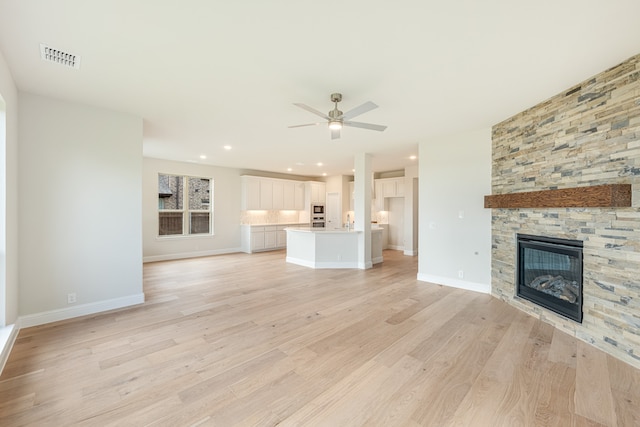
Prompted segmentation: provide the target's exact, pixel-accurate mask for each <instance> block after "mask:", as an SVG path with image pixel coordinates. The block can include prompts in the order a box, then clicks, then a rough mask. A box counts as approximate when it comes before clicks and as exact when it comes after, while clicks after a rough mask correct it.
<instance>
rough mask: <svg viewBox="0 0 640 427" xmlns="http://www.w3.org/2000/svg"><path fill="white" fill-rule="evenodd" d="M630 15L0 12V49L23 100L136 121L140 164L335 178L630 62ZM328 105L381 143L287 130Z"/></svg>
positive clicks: (14, 7)
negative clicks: (356, 110) (52, 53)
mask: <svg viewBox="0 0 640 427" xmlns="http://www.w3.org/2000/svg"><path fill="white" fill-rule="evenodd" d="M639 16H640V1H638V0H608V1H602V0H560V1H559V0H536V1H531V0H529V1H520V0H483V1H477V0H458V1H438V2H436V1H428V0H421V1H413V0H399V1H396V2H391V1H388V0H385V1H382V0H341V1H337V0H325V1H309V0H271V1H267V0H244V1H242V0H238V1H215V0H201V1H195V0H183V1H171V0H164V1H160V0H102V1H87V0H66V1H63V0H0V50H1V51H2V53H3V54H4V56H5V59H6V61H7V62H8V64H9V67H10V69H11V72H12V74H13V78H14V80H15V82H16V84H17V86H18V88H19V90H21V91H25V92H30V93H35V94H41V95H46V96H51V97H55V98H59V99H63V100H69V101H74V102H79V103H82V104H88V105H93V106H99V107H105V108H108V109H112V110H117V111H122V112H128V113H132V114H135V115H138V116H140V117H142V118H143V119H144V143H143V152H144V155H145V156H148V157H157V158H165V159H173V160H180V161H194V162H199V163H209V164H214V165H221V166H229V167H238V168H248V169H258V170H265V171H273V172H286V170H287V168H289V167H290V168H292V169H293V172H292V173H293V174H297V175H320V174H321V173H322V172H326V173H328V174H329V175H334V174H350V173H351V169H352V167H353V158H354V154H355V153H363V152H368V153H371V154H372V156H373V168H374V171H377V172H380V171H391V170H398V169H402V168H403V167H404V166H406V165H409V164H411V162H412V161H411V160H409V156H410V155H412V154H418V153H417V147H418V143H419V142H423V141H427V142H429V143H434V144H435V143H438V136H441V135H447V134H452V133H458V132H464V131H467V130H475V129H479V128H487V127H490V126H492V125H493V124H495V123H498V122H500V121H502V120H504V119H506V118H508V117H510V116H512V115H514V114H516V113H518V112H519V111H522V110H524V109H526V108H528V107H530V106H532V105H535V104H537V103H539V102H540V101H543V100H545V99H547V98H549V97H550V96H553V95H555V94H557V93H559V92H561V91H563V90H565V89H567V88H569V87H570V86H572V85H574V84H577V83H579V82H580V81H582V80H584V79H586V78H588V77H590V76H592V75H594V74H597V73H599V72H600V71H603V70H605V69H607V68H609V67H611V66H614V65H616V64H618V63H620V62H621V61H623V60H625V59H627V58H629V57H630V56H633V55H635V54H638V53H640V25H639V24H638V17H639ZM40 43H46V44H48V45H50V46H52V47H54V48H59V49H62V50H66V51H69V52H71V53H74V54H77V55H80V56H81V57H82V63H81V68H80V69H79V70H74V69H68V68H64V67H62V66H59V65H57V64H51V63H46V62H44V61H42V60H41V59H40V53H39V45H40ZM332 92H341V93H342V94H343V102H342V103H341V104H340V106H341V110H342V111H347V110H349V109H351V108H353V107H355V106H357V105H360V104H362V103H364V102H365V101H369V100H370V101H373V102H375V103H376V104H378V105H379V108H378V109H376V110H373V111H371V112H368V113H366V114H363V115H362V116H359V117H358V118H357V119H355V120H357V121H361V122H369V123H377V124H383V125H387V126H388V128H387V130H385V131H384V132H381V133H380V132H375V131H370V130H364V129H357V128H345V129H344V130H343V132H342V138H341V139H339V140H337V141H331V139H330V132H329V130H328V129H327V128H326V127H325V126H311V127H304V128H297V129H289V128H288V127H287V126H289V125H295V124H302V123H311V122H315V121H316V118H317V117H316V116H314V115H312V114H311V113H309V112H307V111H304V110H302V109H299V108H297V107H295V106H294V105H293V103H294V102H299V103H304V104H307V105H309V106H312V107H314V108H316V109H318V110H321V111H323V112H328V111H329V110H330V109H331V108H332V104H331V103H330V101H329V95H330V94H331V93H332ZM224 145H231V146H232V147H233V148H232V149H231V150H230V151H226V150H224V149H223V148H222V147H223V146H224ZM202 154H204V155H206V156H207V159H206V160H201V159H200V158H199V156H200V155H202ZM317 162H322V163H323V166H322V167H319V166H316V163H317Z"/></svg>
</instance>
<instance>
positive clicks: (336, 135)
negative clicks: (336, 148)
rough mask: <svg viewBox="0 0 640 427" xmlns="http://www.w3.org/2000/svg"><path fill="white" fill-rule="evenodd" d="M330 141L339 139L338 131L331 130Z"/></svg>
mask: <svg viewBox="0 0 640 427" xmlns="http://www.w3.org/2000/svg"><path fill="white" fill-rule="evenodd" d="M331 139H340V129H331Z"/></svg>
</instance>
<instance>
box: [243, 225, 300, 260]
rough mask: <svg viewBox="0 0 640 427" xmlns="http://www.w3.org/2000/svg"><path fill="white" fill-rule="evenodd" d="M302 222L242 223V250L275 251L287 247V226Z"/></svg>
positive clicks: (249, 251)
mask: <svg viewBox="0 0 640 427" xmlns="http://www.w3.org/2000/svg"><path fill="white" fill-rule="evenodd" d="M299 225H302V224H278V225H242V226H241V227H242V230H241V239H242V245H241V246H242V252H246V253H248V254H250V253H252V252H260V251H273V250H277V249H283V248H286V247H287V232H286V231H284V229H285V228H287V227H292V226H299Z"/></svg>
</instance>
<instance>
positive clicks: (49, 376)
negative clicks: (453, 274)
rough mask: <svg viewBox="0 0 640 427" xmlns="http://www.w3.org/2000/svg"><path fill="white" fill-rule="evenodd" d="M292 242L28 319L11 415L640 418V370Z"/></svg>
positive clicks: (201, 420)
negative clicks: (124, 303)
mask: <svg viewBox="0 0 640 427" xmlns="http://www.w3.org/2000/svg"><path fill="white" fill-rule="evenodd" d="M284 257H285V253H284V252H283V251H276V252H268V253H259V254H252V255H247V254H232V255H220V256H214V257H205V258H197V259H189V260H180V261H168V262H158V263H151V264H146V265H145V266H144V287H145V289H144V291H145V295H146V298H147V302H146V303H145V304H143V305H140V306H137V307H133V308H129V309H125V310H119V311H113V312H110V313H104V314H101V315H96V316H87V317H84V318H78V319H73V320H69V321H64V322H58V323H55V324H49V325H43V326H40V327H34V328H29V329H23V330H21V331H20V334H19V336H18V340H17V342H16V345H15V347H14V349H13V351H12V353H11V356H10V358H9V361H8V363H7V365H6V367H5V370H4V372H3V374H2V376H1V377H0V425H1V426H63V425H64V426H68V425H83V426H147V425H148V426H210V425H211V426H275V425H278V426H413V427H415V426H492V427H493V426H510V427H511V426H638V425H640V409H639V408H640V371H639V370H637V369H634V368H632V367H631V366H629V365H627V364H625V363H623V362H620V361H618V360H616V359H614V358H612V357H610V356H608V355H606V354H604V353H602V352H601V351H599V350H597V349H595V348H593V347H591V346H589V345H587V344H585V343H582V342H579V341H577V340H576V339H574V338H572V337H570V336H568V335H566V334H564V333H562V332H560V331H557V330H554V329H553V328H552V327H550V326H549V325H547V324H544V323H542V322H540V321H538V320H536V319H534V318H532V317H530V316H528V315H526V314H524V313H522V312H520V311H518V310H516V309H514V308H512V307H510V306H508V305H506V304H505V303H503V302H501V301H499V300H497V299H495V298H492V297H490V296H488V295H482V294H477V293H473V292H469V291H464V290H459V289H452V288H446V287H442V286H437V285H433V284H429V283H424V282H418V281H417V280H416V274H417V258H415V257H405V256H403V255H402V253H401V252H397V251H385V253H384V257H385V261H384V263H382V264H381V265H377V266H376V267H375V268H373V269H370V270H366V271H361V270H312V269H308V268H305V267H300V266H296V265H291V264H287V263H285V261H284Z"/></svg>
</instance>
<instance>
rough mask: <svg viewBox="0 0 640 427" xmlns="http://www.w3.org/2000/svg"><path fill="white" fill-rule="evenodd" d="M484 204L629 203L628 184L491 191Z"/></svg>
mask: <svg viewBox="0 0 640 427" xmlns="http://www.w3.org/2000/svg"><path fill="white" fill-rule="evenodd" d="M484 207H485V208H504V209H517V208H596V207H618V208H622V207H631V184H609V185H595V186H591V187H575V188H563V189H559V190H543V191H529V192H526V193H510V194H494V195H490V196H484Z"/></svg>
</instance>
